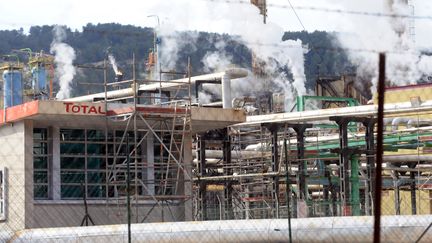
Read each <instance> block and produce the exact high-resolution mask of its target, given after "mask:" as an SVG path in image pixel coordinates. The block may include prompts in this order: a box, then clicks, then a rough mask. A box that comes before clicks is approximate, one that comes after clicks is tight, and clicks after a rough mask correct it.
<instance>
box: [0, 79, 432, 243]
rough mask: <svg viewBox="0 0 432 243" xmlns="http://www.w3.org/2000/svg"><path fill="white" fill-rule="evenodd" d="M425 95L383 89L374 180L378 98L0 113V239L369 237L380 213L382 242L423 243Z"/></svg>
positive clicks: (427, 172)
mask: <svg viewBox="0 0 432 243" xmlns="http://www.w3.org/2000/svg"><path fill="white" fill-rule="evenodd" d="M189 80H190V79H189ZM188 84H189V85H191V83H190V81H189V83H188ZM344 85H345V83H343V82H342V88H343V87H344ZM189 90H190V87H189ZM431 94H432V86H431V85H430V84H424V85H416V86H405V87H391V88H387V89H386V93H385V103H386V104H385V113H384V119H383V120H382V123H383V129H384V130H383V132H382V138H383V140H382V145H383V147H382V148H383V150H384V152H383V154H382V161H383V163H382V173H380V174H377V172H376V161H377V160H376V156H377V152H376V151H377V149H376V145H377V139H378V138H377V137H378V136H377V135H378V134H377V132H378V129H377V117H376V114H377V107H376V104H377V98H376V97H375V98H374V100H375V101H374V103H375V105H364V104H363V105H360V104H359V103H358V102H357V103H356V102H354V101H353V100H355V99H354V98H347V99H336V98H333V99H332V98H329V97H327V96H326V95H325V94H324V93H322V94H321V95H320V96H319V97H318V96H315V97H312V96H310V97H303V98H301V97H299V98H298V99H297V102H296V104H297V111H298V112H287V113H282V111H283V109H282V108H281V107H285V106H284V105H283V104H282V105H281V104H278V101H280V100H281V99H280V97H279V95H280V94H277V95H276V96H274V95H273V94H271V93H268V92H267V93H266V94H263V95H264V96H265V95H267V96H266V97H267V98H266V97H264V96H260V97H259V98H257V97H255V98H254V99H252V98H251V97H243V98H240V99H238V100H236V101H237V103H238V105H239V107H237V108H245V107H247V105H248V104H250V103H251V104H252V106H254V107H257V109H256V110H251V109H245V110H246V111H243V110H232V111H230V110H225V111H224V110H222V109H214V108H203V107H191V102H189V103H187V102H186V103H185V104H182V105H178V104H177V103H173V102H166V103H165V104H159V105H158V106H154V105H143V104H135V105H133V104H114V105H108V104H104V103H88V102H87V103H80V102H61V101H31V102H27V103H24V104H22V105H17V106H13V107H9V108H8V109H7V110H6V111H5V112H3V115H2V117H1V119H2V126H1V127H0V142H1V146H0V183H1V184H0V241H2V242H128V241H129V242H347V241H350V242H372V241H373V236H374V217H376V216H379V217H380V219H381V225H380V228H379V229H380V237H381V241H382V242H430V241H431V239H432V231H430V230H428V229H429V228H430V225H431V222H432V215H431V214H432V181H431V176H432V165H431V161H432V149H431V148H432V117H431V116H432V115H431V113H432V103H431V102H430V101H431V100H432V97H429V96H431ZM159 95H162V94H159ZM167 96H168V95H167ZM263 97H264V98H263ZM135 98H136V97H135ZM156 98H157V97H156ZM158 98H159V99H161V97H158ZM167 99H168V98H167ZM189 99H190V95H189ZM282 100H283V99H282ZM306 100H309V102H310V104H307V102H308V101H306ZM254 102H255V103H254ZM266 102H267V103H266ZM234 103H235V102H234ZM272 105H273V107H274V109H276V110H273V111H274V112H275V113H272ZM321 108H326V109H321ZM90 111H95V112H94V114H91V113H92V112H90ZM246 112H249V113H250V114H249V115H250V116H248V117H247V120H246V118H245V115H244V113H246ZM262 115H264V116H262ZM245 121H246V122H245ZM377 179H378V180H380V181H381V186H380V187H378V190H379V191H378V192H380V193H378V194H376V193H375V192H376V190H377V186H376V185H377V184H376V183H377ZM375 195H379V196H380V198H381V205H375V202H376V200H377V198H376V196H375ZM377 207H379V209H380V214H379V215H375V216H374V212H376V210H377Z"/></svg>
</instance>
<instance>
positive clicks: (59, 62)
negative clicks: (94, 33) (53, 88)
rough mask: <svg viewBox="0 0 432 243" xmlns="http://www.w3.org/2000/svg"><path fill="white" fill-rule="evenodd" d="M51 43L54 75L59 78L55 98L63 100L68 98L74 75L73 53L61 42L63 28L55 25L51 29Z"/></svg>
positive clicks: (63, 38)
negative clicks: (54, 68) (54, 65)
mask: <svg viewBox="0 0 432 243" xmlns="http://www.w3.org/2000/svg"><path fill="white" fill-rule="evenodd" d="M53 35H54V38H53V41H52V42H51V48H50V52H51V53H52V54H54V55H55V56H54V62H55V64H56V74H57V76H58V77H59V85H60V90H59V91H58V92H57V95H56V98H57V99H59V100H63V99H66V98H69V97H70V94H71V83H72V79H73V77H74V75H75V74H76V70H75V67H74V66H73V64H72V63H73V61H74V60H75V57H76V56H75V51H74V49H73V48H72V47H71V46H69V45H68V44H66V43H64V42H63V41H64V40H65V39H66V31H65V29H64V27H62V26H59V25H56V26H55V27H54V29H53Z"/></svg>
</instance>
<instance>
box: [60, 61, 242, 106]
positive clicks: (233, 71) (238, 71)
mask: <svg viewBox="0 0 432 243" xmlns="http://www.w3.org/2000/svg"><path fill="white" fill-rule="evenodd" d="M247 75H248V72H247V70H246V69H243V68H229V69H227V70H225V71H224V72H219V73H211V74H205V75H200V76H194V77H191V78H190V82H191V83H195V82H196V81H197V80H215V79H222V81H223V79H225V82H228V83H230V80H232V79H238V78H244V77H246V76H247ZM224 77H225V78H224ZM188 83H189V78H182V79H176V80H170V81H161V82H160V83H159V82H156V83H152V84H142V85H140V86H139V87H138V89H137V91H155V90H159V89H161V88H162V89H169V88H175V87H178V86H181V85H185V84H188ZM225 86H226V87H229V86H227V85H225ZM133 95H134V89H133V88H126V89H120V90H113V91H108V92H107V99H118V98H124V97H130V96H133ZM104 98H105V93H97V94H91V95H84V96H78V97H74V98H69V99H65V100H64V101H68V102H93V101H95V100H103V99H104ZM229 102H230V103H231V99H230V100H229Z"/></svg>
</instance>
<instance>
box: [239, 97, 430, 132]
mask: <svg viewBox="0 0 432 243" xmlns="http://www.w3.org/2000/svg"><path fill="white" fill-rule="evenodd" d="M377 109H378V106H376V105H361V106H353V107H342V108H332V109H321V110H311V111H302V112H287V113H277V114H268V115H256V116H248V117H246V122H244V123H239V124H235V125H233V127H235V126H245V125H257V124H261V123H275V122H276V123H277V122H290V121H291V122H307V121H321V120H328V119H329V117H332V116H339V117H352V116H376V114H377ZM431 109H432V100H427V101H425V102H423V103H422V104H421V105H420V106H418V107H414V106H412V104H411V102H401V103H391V104H385V105H384V113H385V114H386V115H390V114H405V115H406V114H409V113H415V114H417V113H418V112H421V111H428V110H431Z"/></svg>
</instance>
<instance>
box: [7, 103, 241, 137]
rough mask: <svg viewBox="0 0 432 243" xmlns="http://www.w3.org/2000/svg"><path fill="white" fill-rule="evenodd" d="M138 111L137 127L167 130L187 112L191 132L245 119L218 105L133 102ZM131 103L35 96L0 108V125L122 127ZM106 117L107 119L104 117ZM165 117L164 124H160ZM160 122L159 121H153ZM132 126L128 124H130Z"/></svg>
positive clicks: (216, 127) (130, 112)
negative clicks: (167, 104) (58, 99)
mask: <svg viewBox="0 0 432 243" xmlns="http://www.w3.org/2000/svg"><path fill="white" fill-rule="evenodd" d="M136 110H137V112H138V113H139V114H140V115H139V118H138V119H137V127H138V128H140V129H145V128H147V124H146V123H145V122H144V121H143V119H144V120H146V121H148V124H149V125H151V126H152V127H153V128H154V129H158V128H159V129H162V127H165V129H167V130H169V129H168V127H167V125H168V124H172V122H173V121H174V120H176V122H177V123H178V122H180V118H183V117H185V116H186V114H187V112H190V119H191V126H192V132H193V133H198V132H204V131H207V130H212V129H218V128H224V127H227V126H230V125H233V124H236V123H241V122H245V121H246V115H245V112H244V111H243V110H236V109H220V108H207V107H192V108H191V109H187V108H186V107H181V106H179V107H174V106H157V105H137V107H136ZM133 111H134V106H133V105H132V104H119V103H112V104H110V103H109V104H107V109H106V105H105V103H92V102H65V101H53V100H35V101H30V102H27V103H24V104H21V105H17V106H13V107H9V108H6V110H4V109H1V110H0V126H4V125H5V124H9V123H14V122H18V121H22V120H32V121H33V122H34V124H35V126H54V125H55V126H61V127H82V128H99V129H101V128H104V127H105V125H108V127H114V128H115V127H119V128H123V129H124V128H125V126H126V124H127V118H128V117H129V116H130V115H131V114H132V113H133ZM107 117H109V118H110V119H107ZM162 121H165V124H164V125H163V124H162ZM157 122H159V123H161V124H160V125H158V124H156V123H157ZM130 127H131V128H132V126H130Z"/></svg>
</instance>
